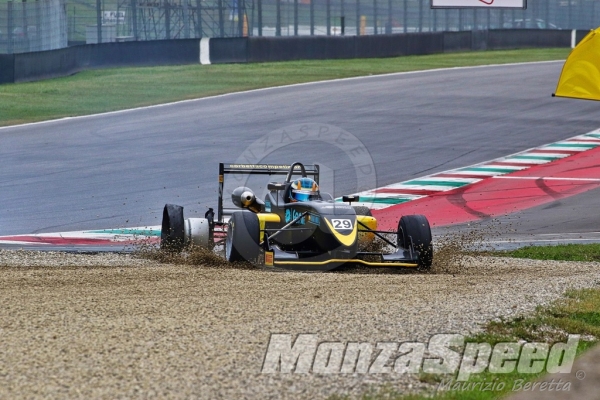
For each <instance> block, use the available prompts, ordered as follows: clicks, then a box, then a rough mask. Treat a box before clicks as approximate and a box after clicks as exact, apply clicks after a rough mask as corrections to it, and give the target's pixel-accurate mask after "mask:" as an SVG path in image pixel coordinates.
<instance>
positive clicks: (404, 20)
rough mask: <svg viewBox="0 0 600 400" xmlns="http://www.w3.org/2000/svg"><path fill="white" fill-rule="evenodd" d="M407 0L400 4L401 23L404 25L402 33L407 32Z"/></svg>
mask: <svg viewBox="0 0 600 400" xmlns="http://www.w3.org/2000/svg"><path fill="white" fill-rule="evenodd" d="M407 2H408V0H404V3H403V4H402V25H403V26H404V33H406V32H408V4H407Z"/></svg>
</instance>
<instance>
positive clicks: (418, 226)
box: [398, 214, 433, 269]
mask: <svg viewBox="0 0 600 400" xmlns="http://www.w3.org/2000/svg"><path fill="white" fill-rule="evenodd" d="M411 239H412V245H413V250H416V251H418V252H419V259H418V264H419V268H420V269H429V268H431V264H432V263H433V244H432V239H431V227H430V226H429V221H428V220H427V217H425V216H424V215H419V214H416V215H404V216H403V217H402V218H400V222H399V223H398V246H399V247H402V248H404V249H408V247H409V246H410V245H411Z"/></svg>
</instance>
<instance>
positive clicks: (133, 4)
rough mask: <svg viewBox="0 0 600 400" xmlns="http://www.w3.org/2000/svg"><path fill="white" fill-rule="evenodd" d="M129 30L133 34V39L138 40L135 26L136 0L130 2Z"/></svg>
mask: <svg viewBox="0 0 600 400" xmlns="http://www.w3.org/2000/svg"><path fill="white" fill-rule="evenodd" d="M131 29H132V32H131V33H132V34H133V39H134V40H138V26H137V2H136V0H131Z"/></svg>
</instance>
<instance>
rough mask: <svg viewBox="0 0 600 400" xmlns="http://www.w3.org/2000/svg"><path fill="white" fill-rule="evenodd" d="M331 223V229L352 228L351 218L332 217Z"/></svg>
mask: <svg viewBox="0 0 600 400" xmlns="http://www.w3.org/2000/svg"><path fill="white" fill-rule="evenodd" d="M331 223H332V225H333V229H335V230H339V229H352V220H351V219H332V220H331Z"/></svg>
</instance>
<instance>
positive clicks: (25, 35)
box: [0, 0, 67, 54]
mask: <svg viewBox="0 0 600 400" xmlns="http://www.w3.org/2000/svg"><path fill="white" fill-rule="evenodd" d="M66 46H67V12H66V8H65V2H64V0H35V1H29V2H26V1H23V2H12V1H9V2H0V53H7V54H11V53H28V52H32V51H41V50H53V49H60V48H63V47H66Z"/></svg>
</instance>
